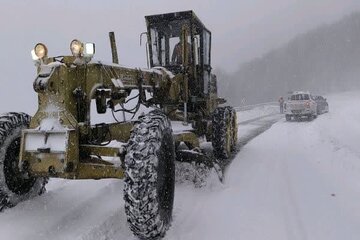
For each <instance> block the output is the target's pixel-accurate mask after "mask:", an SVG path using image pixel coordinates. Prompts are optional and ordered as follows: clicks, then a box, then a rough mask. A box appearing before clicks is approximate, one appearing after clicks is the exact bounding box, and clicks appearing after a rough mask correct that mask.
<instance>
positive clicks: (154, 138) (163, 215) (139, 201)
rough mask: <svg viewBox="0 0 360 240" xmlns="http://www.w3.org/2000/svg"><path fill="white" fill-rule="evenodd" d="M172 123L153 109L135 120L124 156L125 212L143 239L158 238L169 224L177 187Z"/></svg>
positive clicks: (135, 232) (133, 230) (133, 229)
mask: <svg viewBox="0 0 360 240" xmlns="http://www.w3.org/2000/svg"><path fill="white" fill-rule="evenodd" d="M174 161H175V147H174V140H173V136H172V129H171V123H170V121H169V120H168V118H167V117H166V116H165V115H164V114H163V113H162V112H160V111H152V112H150V113H149V114H147V115H145V116H142V117H140V118H139V120H138V121H137V122H136V123H135V125H134V127H133V129H132V132H131V137H130V140H129V142H128V145H127V154H126V156H125V180H124V199H125V213H126V215H127V221H128V223H129V225H130V229H131V231H132V232H133V233H134V234H135V235H136V236H137V237H139V238H140V239H159V238H161V237H163V236H165V233H166V231H167V230H168V229H169V227H170V223H171V219H172V209H173V203H174V188H175V165H174Z"/></svg>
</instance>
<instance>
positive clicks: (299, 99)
mask: <svg viewBox="0 0 360 240" xmlns="http://www.w3.org/2000/svg"><path fill="white" fill-rule="evenodd" d="M284 113H285V118H286V121H290V120H291V119H292V118H294V119H295V120H299V119H301V118H302V117H306V118H307V119H308V120H312V119H314V118H316V117H317V103H316V102H315V99H314V97H313V96H312V95H311V94H310V93H309V92H293V93H292V95H291V96H290V97H289V100H288V101H287V102H285V104H284Z"/></svg>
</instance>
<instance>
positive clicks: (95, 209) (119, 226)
mask: <svg viewBox="0 0 360 240" xmlns="http://www.w3.org/2000/svg"><path fill="white" fill-rule="evenodd" d="M327 98H328V102H329V106H330V112H329V113H327V114H324V115H321V116H319V117H318V118H317V119H316V120H314V121H312V122H285V120H284V119H283V118H281V119H280V121H278V122H277V123H275V124H274V125H272V127H271V128H270V129H268V130H267V131H265V132H264V133H262V134H261V135H259V136H258V137H256V138H254V139H252V140H251V141H250V142H248V143H247V144H246V145H245V146H243V147H242V148H241V151H240V152H239V153H238V154H237V156H236V157H235V159H234V160H233V161H232V162H231V165H230V166H229V167H228V168H227V171H226V175H225V178H226V179H225V184H220V183H219V182H218V180H217V179H216V178H214V177H212V178H210V179H209V180H208V184H207V186H206V187H204V188H201V189H198V188H195V187H194V186H193V185H192V184H186V183H184V184H178V185H177V186H176V192H175V194H176V195H175V206H174V220H173V223H172V227H171V229H170V230H169V232H168V233H167V235H166V237H165V239H167V240H185V239H191V240H193V239H207V240H211V239H214V240H215V239H216V240H219V239H225V240H227V239H229V240H232V239H234V240H235V239H249V240H257V239H259V240H260V239H261V240H264V239H269V240H282V239H284V240H285V239H286V240H288V239H291V240H297V239H299V240H300V239H301V240H305V239H306V240H310V239H314V240H320V239H326V240H332V239H346V240H351V239H354V240H355V239H356V240H357V239H359V236H360V227H359V226H360V204H359V202H360V148H359V147H358V144H359V143H358V141H357V140H358V139H359V136H360V108H359V107H358V106H359V105H360V93H359V92H354V93H343V94H338V95H334V96H328V97H327ZM241 114H246V113H241ZM241 114H240V115H239V119H241V117H242V116H241ZM249 115H250V113H249ZM278 118H279V116H276V115H274V116H269V117H267V118H262V119H259V120H257V121H253V122H248V123H247V124H246V125H241V124H240V125H239V136H240V141H242V140H243V139H244V136H246V135H249V134H250V132H253V131H255V130H256V129H258V128H261V127H263V126H264V125H265V124H269V122H271V124H272V123H273V122H274V121H276V120H277V119H278ZM249 119H251V118H250V117H249ZM249 119H247V120H249ZM247 120H240V122H243V121H247ZM256 126H257V127H258V128H256ZM268 127H269V126H268ZM122 188H123V184H122V181H121V180H99V181H95V180H91V181H69V180H56V179H55V180H51V181H50V183H49V184H48V186H47V189H48V192H47V193H45V194H44V195H43V196H40V197H37V198H36V199H33V200H30V201H27V202H23V203H21V204H19V205H18V206H16V207H15V208H13V209H8V210H6V211H5V212H3V213H1V214H0V239H15V240H18V239H27V240H32V239H34V240H35V239H36V240H43V239H44V240H45V239H86V240H92V239H97V240H98V239H99V240H110V239H130V240H134V239H135V238H134V237H133V236H132V234H131V232H130V231H129V229H128V227H127V224H126V217H125V213H124V209H123V206H124V202H123V199H122Z"/></svg>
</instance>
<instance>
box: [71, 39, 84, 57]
mask: <svg viewBox="0 0 360 240" xmlns="http://www.w3.org/2000/svg"><path fill="white" fill-rule="evenodd" d="M70 50H71V53H72V55H73V56H74V57H79V56H81V54H82V51H83V44H82V42H80V41H79V40H77V39H74V40H72V41H71V43H70Z"/></svg>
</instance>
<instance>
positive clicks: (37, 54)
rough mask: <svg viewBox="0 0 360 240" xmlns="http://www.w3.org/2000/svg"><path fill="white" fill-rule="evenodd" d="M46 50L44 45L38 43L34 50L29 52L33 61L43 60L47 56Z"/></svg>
mask: <svg viewBox="0 0 360 240" xmlns="http://www.w3.org/2000/svg"><path fill="white" fill-rule="evenodd" d="M47 53H48V50H47V47H46V46H45V44H43V43H38V44H36V45H35V47H34V49H33V50H32V51H31V55H32V58H33V60H39V59H43V58H44V57H46V56H47Z"/></svg>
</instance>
